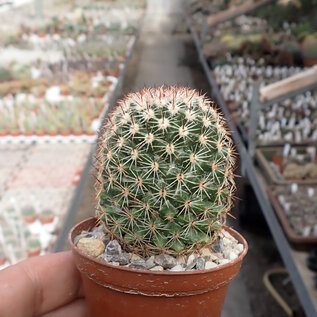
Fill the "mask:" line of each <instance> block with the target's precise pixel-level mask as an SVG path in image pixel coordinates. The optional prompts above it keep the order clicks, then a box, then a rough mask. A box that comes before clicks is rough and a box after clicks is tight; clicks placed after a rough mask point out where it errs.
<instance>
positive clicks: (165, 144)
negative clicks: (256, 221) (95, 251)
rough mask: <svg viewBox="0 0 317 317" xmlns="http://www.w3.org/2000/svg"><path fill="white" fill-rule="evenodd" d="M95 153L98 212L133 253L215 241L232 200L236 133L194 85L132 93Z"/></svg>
mask: <svg viewBox="0 0 317 317" xmlns="http://www.w3.org/2000/svg"><path fill="white" fill-rule="evenodd" d="M96 159H97V165H98V166H97V172H98V175H97V182H96V189H97V215H98V216H99V219H100V221H101V222H102V223H103V224H104V227H105V229H106V231H107V232H109V233H110V234H111V235H112V236H113V237H115V238H116V239H118V240H119V241H120V242H121V244H122V246H123V247H124V248H125V249H126V250H128V251H130V252H131V251H132V252H135V253H138V254H141V255H150V254H156V253H161V252H164V253H167V254H185V253H189V252H192V251H194V250H197V249H199V248H201V247H202V246H205V245H207V244H211V243H212V241H213V239H214V237H215V236H216V232H217V231H218V230H219V229H220V228H221V226H222V224H223V223H224V221H225V216H226V213H227V212H228V211H229V210H230V208H231V206H232V197H233V193H234V190H235V183H234V178H233V166H234V163H235V158H234V150H233V145H232V140H231V138H230V136H229V134H228V132H227V130H226V128H225V120H224V119H223V117H222V116H221V115H220V114H219V113H218V112H217V110H216V109H215V107H214V104H213V102H212V101H210V100H208V99H207V98H206V97H205V96H201V95H199V93H198V92H196V91H195V90H191V89H189V88H179V87H161V88H149V89H144V90H143V91H141V92H139V93H131V94H129V95H127V97H126V98H125V99H123V100H121V101H119V103H118V105H117V107H115V109H114V110H113V112H112V113H111V114H110V115H109V116H108V119H107V121H106V122H105V124H104V127H103V131H102V134H101V137H100V139H99V145H98V153H97V158H96Z"/></svg>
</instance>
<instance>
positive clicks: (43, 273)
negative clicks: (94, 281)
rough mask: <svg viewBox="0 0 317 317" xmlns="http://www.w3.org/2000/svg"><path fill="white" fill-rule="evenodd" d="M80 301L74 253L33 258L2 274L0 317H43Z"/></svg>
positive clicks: (79, 283) (0, 273)
mask: <svg viewBox="0 0 317 317" xmlns="http://www.w3.org/2000/svg"><path fill="white" fill-rule="evenodd" d="M80 297H83V290H82V283H81V278H80V274H79V272H78V270H77V269H76V266H75V263H74V261H73V257H72V255H71V252H61V253H56V254H51V255H46V256H42V257H36V258H31V259H29V260H26V261H23V262H21V263H19V264H17V265H14V266H12V267H9V268H7V269H5V270H3V271H1V272H0V299H1V300H0V316H5V317H7V316H8V317H9V316H15V317H28V316H30V317H32V316H34V315H41V314H45V313H47V312H49V311H51V310H53V309H56V308H58V307H61V306H63V305H66V304H67V303H70V302H71V301H73V300H74V299H76V298H80Z"/></svg>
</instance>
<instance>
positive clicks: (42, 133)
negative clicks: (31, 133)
mask: <svg viewBox="0 0 317 317" xmlns="http://www.w3.org/2000/svg"><path fill="white" fill-rule="evenodd" d="M35 134H36V135H37V136H44V135H45V132H44V131H42V130H36V131H35Z"/></svg>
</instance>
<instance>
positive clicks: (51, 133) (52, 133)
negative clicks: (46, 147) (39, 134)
mask: <svg viewBox="0 0 317 317" xmlns="http://www.w3.org/2000/svg"><path fill="white" fill-rule="evenodd" d="M48 135H49V136H57V135H58V132H57V131H49V132H48Z"/></svg>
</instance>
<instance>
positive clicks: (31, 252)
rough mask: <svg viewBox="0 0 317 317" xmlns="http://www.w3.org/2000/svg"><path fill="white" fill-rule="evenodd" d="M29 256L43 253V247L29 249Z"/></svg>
mask: <svg viewBox="0 0 317 317" xmlns="http://www.w3.org/2000/svg"><path fill="white" fill-rule="evenodd" d="M27 254H28V257H29V258H31V257H34V256H39V255H40V254H41V249H31V250H28V251H27Z"/></svg>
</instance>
